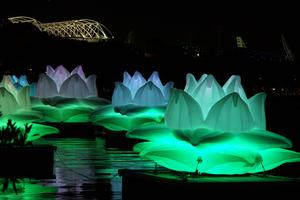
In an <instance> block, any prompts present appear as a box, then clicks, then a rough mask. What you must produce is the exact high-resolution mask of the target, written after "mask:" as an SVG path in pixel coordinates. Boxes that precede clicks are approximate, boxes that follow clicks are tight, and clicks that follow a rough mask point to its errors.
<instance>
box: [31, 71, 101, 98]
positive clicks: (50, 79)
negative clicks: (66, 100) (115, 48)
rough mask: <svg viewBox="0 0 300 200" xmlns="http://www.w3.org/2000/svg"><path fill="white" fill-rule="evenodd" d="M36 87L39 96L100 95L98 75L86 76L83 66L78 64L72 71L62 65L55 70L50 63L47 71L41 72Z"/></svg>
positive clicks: (79, 96)
mask: <svg viewBox="0 0 300 200" xmlns="http://www.w3.org/2000/svg"><path fill="white" fill-rule="evenodd" d="M36 87H37V88H36V90H37V91H36V92H37V94H36V95H37V97H39V98H48V97H55V96H62V97H71V98H86V97H97V96H98V92H97V87H96V75H90V76H89V77H88V78H86V77H85V74H84V72H83V70H82V67H81V66H77V67H76V68H75V69H74V70H73V71H72V72H71V73H70V72H69V71H68V70H67V69H66V68H64V67H63V66H62V65H60V66H58V67H57V68H56V69H55V70H54V69H53V68H52V67H51V66H49V65H48V66H47V69H46V73H45V74H44V73H42V74H40V77H39V80H38V82H37V86H36Z"/></svg>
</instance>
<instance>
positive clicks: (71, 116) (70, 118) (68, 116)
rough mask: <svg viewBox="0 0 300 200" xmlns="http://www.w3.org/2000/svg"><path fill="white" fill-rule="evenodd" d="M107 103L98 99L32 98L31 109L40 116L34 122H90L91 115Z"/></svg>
mask: <svg viewBox="0 0 300 200" xmlns="http://www.w3.org/2000/svg"><path fill="white" fill-rule="evenodd" d="M108 103H109V102H108V101H107V100H105V99H100V98H86V99H76V98H63V97H55V98H47V99H42V100H39V99H36V98H33V101H32V109H33V110H34V111H36V112H37V113H40V114H41V115H42V117H40V118H39V119H38V120H36V122H72V123H76V122H90V115H91V113H92V112H93V111H94V110H95V109H96V108H98V107H102V106H104V105H106V104H108Z"/></svg>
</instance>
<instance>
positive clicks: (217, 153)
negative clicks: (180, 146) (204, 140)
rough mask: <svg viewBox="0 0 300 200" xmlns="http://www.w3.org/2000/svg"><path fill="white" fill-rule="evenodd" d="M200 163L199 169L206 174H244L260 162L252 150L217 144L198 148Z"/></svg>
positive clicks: (257, 155) (259, 158) (259, 157)
mask: <svg viewBox="0 0 300 200" xmlns="http://www.w3.org/2000/svg"><path fill="white" fill-rule="evenodd" d="M199 151H200V152H201V158H202V161H203V162H202V163H201V164H200V165H199V171H200V172H202V173H208V174H228V175H232V174H245V173H248V172H249V171H250V170H252V169H254V168H256V167H257V166H258V165H259V164H260V163H261V160H262V158H261V156H260V155H259V154H258V153H257V152H256V151H254V150H251V149H248V148H243V147H237V146H231V145H226V144H219V145H214V146H207V147H205V148H200V149H199Z"/></svg>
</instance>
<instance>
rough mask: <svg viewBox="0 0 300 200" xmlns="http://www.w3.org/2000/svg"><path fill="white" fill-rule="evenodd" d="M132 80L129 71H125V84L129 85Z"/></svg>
mask: <svg viewBox="0 0 300 200" xmlns="http://www.w3.org/2000/svg"><path fill="white" fill-rule="evenodd" d="M130 80H131V76H130V74H128V72H124V73H123V84H124V85H126V86H127V85H128V84H129V82H130Z"/></svg>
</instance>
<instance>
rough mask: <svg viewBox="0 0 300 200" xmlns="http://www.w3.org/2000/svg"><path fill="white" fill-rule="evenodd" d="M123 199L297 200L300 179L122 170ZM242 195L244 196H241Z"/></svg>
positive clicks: (120, 171) (120, 172)
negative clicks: (276, 198)
mask: <svg viewBox="0 0 300 200" xmlns="http://www.w3.org/2000/svg"><path fill="white" fill-rule="evenodd" d="M119 174H120V175H121V176H122V195H123V196H122V197H123V199H200V197H201V196H202V197H206V198H208V197H209V198H214V197H221V198H222V199H224V198H225V199H227V198H228V199H241V198H242V197H245V198H246V197H247V199H249V197H250V198H258V197H261V196H262V195H263V196H266V197H271V196H277V195H284V196H285V197H289V196H290V197H294V195H295V194H296V193H298V191H299V190H300V177H299V178H289V177H283V176H272V175H266V176H264V175H260V174H259V175H241V176H221V175H220V176H214V175H193V174H182V173H178V172H177V173H176V172H171V171H146V170H127V169H123V170H122V169H121V170H119ZM241 195H242V196H241Z"/></svg>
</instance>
